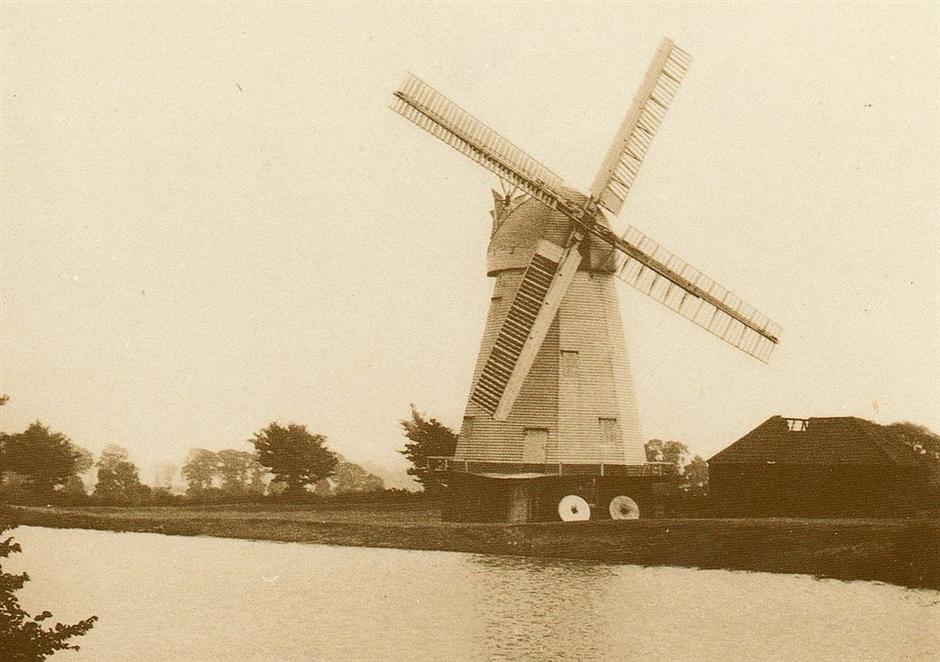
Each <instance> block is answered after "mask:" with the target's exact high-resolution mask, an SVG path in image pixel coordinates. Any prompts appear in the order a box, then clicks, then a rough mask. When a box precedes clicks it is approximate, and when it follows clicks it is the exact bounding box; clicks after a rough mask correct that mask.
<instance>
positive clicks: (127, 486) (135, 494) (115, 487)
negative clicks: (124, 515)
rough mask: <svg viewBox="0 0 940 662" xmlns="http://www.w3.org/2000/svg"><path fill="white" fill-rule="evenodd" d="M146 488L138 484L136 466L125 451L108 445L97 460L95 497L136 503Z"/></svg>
mask: <svg viewBox="0 0 940 662" xmlns="http://www.w3.org/2000/svg"><path fill="white" fill-rule="evenodd" d="M145 492H146V488H145V487H144V486H143V485H141V484H140V476H139V475H138V472H137V465H136V464H134V463H133V462H131V461H130V459H129V458H128V455H127V449H125V448H122V447H120V446H116V445H114V444H108V445H107V446H105V448H104V450H103V451H101V457H100V458H98V483H97V485H95V496H96V497H98V498H100V499H107V500H109V501H119V502H138V501H140V500H141V498H142V497H143V496H144V495H145Z"/></svg>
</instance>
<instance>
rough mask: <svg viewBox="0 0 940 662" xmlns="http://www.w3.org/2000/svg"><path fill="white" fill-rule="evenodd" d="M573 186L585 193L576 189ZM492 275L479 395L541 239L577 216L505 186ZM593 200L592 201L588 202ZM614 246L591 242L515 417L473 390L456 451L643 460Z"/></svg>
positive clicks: (463, 455) (518, 457) (576, 460)
mask: <svg viewBox="0 0 940 662" xmlns="http://www.w3.org/2000/svg"><path fill="white" fill-rule="evenodd" d="M569 195H571V196H572V197H575V198H576V199H577V197H578V195H579V194H577V193H576V192H573V191H572V192H569ZM494 197H495V199H496V208H495V209H494V211H493V217H494V231H493V236H492V238H491V240H490V245H489V249H488V250H487V275H489V276H491V277H493V278H495V279H496V283H495V285H494V288H493V296H492V298H491V300H490V307H489V312H488V313H487V318H486V327H485V330H484V332H483V340H482V342H481V345H480V354H479V357H478V359H477V363H476V368H475V370H474V374H473V384H472V387H471V394H473V393H477V392H478V390H480V388H481V384H480V380H481V376H482V374H483V371H484V367H485V365H486V361H487V358H488V357H489V356H490V354H491V352H492V350H493V345H494V343H495V341H496V338H497V336H498V334H499V331H500V329H501V328H502V327H503V325H504V324H505V322H506V318H507V315H508V314H509V309H510V304H511V303H512V301H513V299H514V297H515V296H516V293H517V292H518V290H519V285H520V282H521V281H522V278H523V273H524V271H525V269H526V267H527V266H528V264H529V262H530V261H531V259H532V256H533V254H535V251H536V249H537V248H538V247H539V245H540V244H542V245H543V246H544V245H545V244H549V246H548V247H547V248H548V249H549V250H551V247H552V246H558V245H559V244H563V243H564V242H565V239H566V237H567V236H568V235H569V234H570V232H571V221H570V220H569V219H568V218H566V217H565V216H564V215H563V214H560V213H558V212H553V211H551V210H550V209H548V208H546V207H545V206H544V205H543V204H541V203H540V202H538V201H536V200H533V199H531V198H528V196H517V197H515V198H512V197H510V198H509V199H506V198H501V197H500V196H498V195H495V196H494ZM582 202H583V201H582ZM614 264H615V263H614V255H613V249H612V248H611V247H610V246H609V245H607V244H605V243H604V242H602V241H601V240H599V239H595V238H588V240H587V241H585V242H584V243H583V244H582V258H581V263H580V265H579V267H578V270H577V273H576V274H575V276H574V279H573V280H572V282H571V285H570V286H569V288H568V291H567V292H566V293H565V296H564V298H563V299H562V302H561V306H560V307H559V309H558V312H557V313H556V314H555V319H554V320H553V321H552V323H551V325H550V327H549V329H548V333H547V334H546V336H545V339H544V340H543V341H542V345H541V347H540V348H539V350H538V353H537V355H536V357H535V360H534V362H533V364H532V367H531V369H530V370H529V373H528V375H527V376H526V378H525V380H524V381H523V383H522V385H521V388H520V390H519V394H518V396H517V397H516V400H515V403H514V404H513V407H512V410H511V411H510V413H509V415H508V416H507V418H506V420H502V421H500V420H496V419H494V418H493V417H492V416H490V413H489V412H487V411H486V410H485V409H484V408H483V406H481V405H480V404H478V403H477V402H476V401H475V400H474V399H473V398H472V397H471V399H470V400H469V402H468V403H467V408H466V414H465V416H464V419H463V424H462V426H461V429H460V438H459V441H458V444H457V451H456V453H455V455H454V458H455V459H456V460H459V461H468V462H475V463H477V462H479V463H511V464H517V465H522V464H525V465H546V464H551V465H559V464H562V465H574V464H592V465H600V464H609V465H623V464H633V465H642V464H643V463H644V462H645V461H646V457H645V452H644V449H643V440H642V437H641V435H640V428H639V417H638V415H637V407H636V396H635V394H634V391H633V381H632V379H631V376H630V363H629V360H628V358H627V352H626V344H625V342H624V330H623V322H622V321H621V315H620V305H619V302H618V298H617V290H616V285H615V283H614V275H613V274H614Z"/></svg>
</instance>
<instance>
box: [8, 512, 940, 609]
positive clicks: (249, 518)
mask: <svg viewBox="0 0 940 662" xmlns="http://www.w3.org/2000/svg"><path fill="white" fill-rule="evenodd" d="M0 514H2V515H3V518H4V519H8V520H10V519H12V521H13V522H15V523H18V524H26V525H33V526H48V527H60V528H85V529H102V530H109V531H138V532H151V533H163V534H170V535H202V536H217V537H224V538H247V539H257V540H277V541H285V542H303V543H318V544H329V545H352V546H367V547H395V548H402V549H423V550H446V551H453V552H472V553H481V554H512V555H522V556H536V557H544V558H563V559H584V560H594V561H600V562H606V563H628V564H637V565H672V566H685V567H698V568H721V569H728V570H752V571H762V572H782V573H800V574H810V575H816V576H819V577H831V578H837V579H845V580H851V579H862V580H871V581H882V582H886V583H891V584H898V585H902V586H909V587H917V588H932V589H935V590H940V520H936V519H929V520H924V519H921V520H911V521H908V520H892V519H865V520H861V519H859V520H848V519H839V520H835V519H830V520H812V519H649V520H636V521H609V520H607V521H604V520H601V521H589V522H576V523H561V522H558V523H540V524H524V525H509V524H457V523H449V522H441V521H440V511H439V508H438V504H437V503H436V502H434V501H432V500H428V499H424V498H420V497H409V496H401V497H384V498H380V499H371V500H369V499H360V500H343V499H324V500H322V501H319V502H313V503H305V504H303V505H286V504H268V503H263V504H239V505H218V506H169V507H140V508H125V507H72V508H65V507H45V508H42V507H12V506H8V507H6V508H5V509H4V510H3V511H2V513H0Z"/></svg>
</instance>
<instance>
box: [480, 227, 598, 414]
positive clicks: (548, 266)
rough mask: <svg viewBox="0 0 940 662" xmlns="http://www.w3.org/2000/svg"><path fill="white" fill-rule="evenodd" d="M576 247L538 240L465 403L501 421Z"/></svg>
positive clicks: (576, 259)
mask: <svg viewBox="0 0 940 662" xmlns="http://www.w3.org/2000/svg"><path fill="white" fill-rule="evenodd" d="M578 247H579V242H577V241H575V242H572V243H571V244H570V245H569V246H568V248H567V249H562V248H560V247H559V246H556V245H555V244H553V243H551V242H549V241H544V240H542V241H540V242H539V244H538V247H537V248H536V251H535V254H534V255H533V256H532V259H531V260H530V262H529V264H528V266H527V267H526V270H525V271H524V272H523V275H522V281H521V282H520V283H519V287H518V289H517V290H516V294H515V296H514V297H513V300H512V304H510V306H509V312H508V313H507V314H506V319H505V320H503V324H502V326H501V327H500V329H499V333H498V334H497V335H496V340H495V342H494V343H493V347H492V349H491V350H490V353H489V356H488V357H487V359H486V363H485V364H484V366H483V371H482V372H481V373H480V378H479V379H478V380H477V383H476V387H475V388H474V389H473V393H472V395H471V396H470V399H471V400H472V401H473V402H475V403H476V404H478V405H480V407H482V408H483V410H484V411H486V412H487V413H488V414H490V415H491V416H492V417H493V418H494V419H496V420H497V421H504V420H506V418H507V417H508V416H509V412H510V411H511V410H512V405H513V403H514V402H515V400H516V396H518V395H519V391H520V390H521V389H522V384H523V382H525V378H526V376H527V375H528V374H529V369H530V368H531V367H532V364H533V362H534V361H535V357H536V356H537V355H538V351H539V348H540V347H541V346H542V341H543V340H545V336H546V334H547V333H548V329H549V327H550V326H551V323H552V320H554V319H555V313H557V312H558V308H559V307H560V306H561V302H562V299H564V296H565V292H567V290H568V286H569V285H570V284H571V281H572V280H573V279H574V276H575V273H576V272H577V270H578V265H579V264H580V263H581V252H580V251H579V250H578Z"/></svg>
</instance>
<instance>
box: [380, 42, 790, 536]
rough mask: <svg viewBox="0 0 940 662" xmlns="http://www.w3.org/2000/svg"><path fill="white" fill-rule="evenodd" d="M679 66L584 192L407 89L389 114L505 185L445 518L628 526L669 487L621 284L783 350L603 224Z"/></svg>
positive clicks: (751, 318) (726, 303)
mask: <svg viewBox="0 0 940 662" xmlns="http://www.w3.org/2000/svg"><path fill="white" fill-rule="evenodd" d="M688 64H689V56H688V55H687V54H686V53H685V52H683V51H682V50H681V49H679V48H678V47H677V46H675V44H673V43H672V42H671V41H670V40H668V39H665V40H663V43H662V45H661V46H660V48H659V50H658V51H657V53H656V56H655V57H654V58H653V62H652V64H651V65H650V68H649V70H648V72H647V74H646V78H645V79H644V81H643V84H642V85H641V87H640V90H639V92H638V93H637V95H636V97H635V99H634V102H633V105H632V107H631V108H630V110H629V112H628V113H627V116H626V118H625V119H624V121H623V123H622V124H621V126H620V129H619V130H618V132H617V135H616V137H615V138H614V141H613V144H612V145H611V147H610V149H609V151H608V153H607V156H606V157H605V159H604V162H603V163H602V164H601V167H600V169H599V171H598V173H597V176H596V177H595V179H594V183H593V184H592V186H591V189H590V192H589V193H588V194H587V195H585V194H582V193H580V192H578V191H575V190H573V189H571V188H568V187H566V186H565V185H564V183H563V182H562V180H561V178H560V177H559V176H558V175H556V174H555V173H554V172H552V171H551V170H549V169H548V168H546V167H545V166H543V165H541V164H540V163H538V162H537V161H536V160H535V159H533V158H532V157H530V156H529V155H527V154H526V153H525V152H523V151H522V150H520V149H519V148H517V147H515V146H514V145H512V144H511V143H510V142H509V141H508V140H506V139H505V138H503V137H502V136H500V135H499V134H497V133H496V132H495V131H493V130H492V129H490V128H489V127H487V126H486V125H484V124H483V123H482V122H480V121H479V120H477V119H476V118H474V117H473V116H471V115H470V114H469V113H467V112H466V111H464V110H463V109H461V108H460V107H459V106H457V105H456V104H454V103H453V102H451V101H450V100H448V99H447V98H446V97H444V96H443V95H441V94H440V93H438V92H437V91H435V90H434V89H433V88H431V87H430V86H429V85H427V84H426V83H424V82H423V81H421V80H419V79H417V78H415V77H414V76H409V77H408V78H407V79H406V81H405V83H404V84H403V85H402V86H401V87H400V88H399V89H398V90H397V91H396V92H395V100H394V102H393V103H392V108H393V109H394V110H395V111H396V112H398V113H400V114H401V115H402V116H404V117H405V118H406V119H408V120H410V121H412V122H414V123H415V124H417V125H418V126H419V127H421V128H423V129H425V130H427V131H428V132H429V133H431V134H432V135H434V136H436V137H437V138H440V139H441V140H443V141H444V142H446V143H447V144H448V145H450V146H451V147H453V148H455V149H456V150H458V151H459V152H461V153H463V154H465V155H466V156H468V157H470V158H471V159H473V160H474V161H476V162H477V163H479V164H480V165H482V166H484V167H485V168H487V169H489V170H491V171H492V172H494V173H496V174H497V175H498V176H499V177H500V178H501V179H502V180H503V182H504V190H503V192H502V193H501V194H500V193H497V192H495V191H494V200H495V209H494V210H493V212H492V216H493V232H492V236H491V239H490V244H489V248H488V250H487V275H489V276H491V277H493V278H495V284H494V289H493V296H492V299H491V304H490V308H489V312H488V314H487V319H486V327H485V330H484V334H483V339H482V342H481V345H480V354H479V358H478V359H477V363H476V368H475V370H474V374H473V380H472V384H471V389H470V396H469V401H468V403H467V408H466V413H465V416H464V420H463V424H462V426H461V430H460V437H459V441H458V445H457V449H456V452H455V454H454V457H453V458H439V459H438V460H437V462H436V464H435V468H438V469H440V470H442V471H446V472H447V473H448V476H449V478H448V482H449V484H450V485H451V487H452V491H453V495H454V500H453V506H452V508H451V510H450V512H448V513H445V514H446V515H447V516H449V518H451V519H464V520H487V519H495V520H509V521H527V520H532V519H550V518H554V517H556V516H560V517H561V518H562V519H566V520H568V519H586V518H587V517H590V516H591V513H592V507H593V512H594V513H597V514H602V515H607V514H609V516H610V517H614V518H622V517H635V516H638V514H639V510H640V505H642V504H643V503H644V502H645V501H647V499H648V495H649V492H650V489H649V487H650V483H651V482H652V481H655V480H657V479H658V480H662V479H663V478H665V477H666V476H667V475H668V473H669V472H670V467H668V466H663V465H661V464H657V463H647V462H646V461H645V452H644V448H643V441H642V438H641V436H640V429H639V421H638V416H637V408H636V398H635V394H634V391H633V383H632V380H631V376H630V366H629V361H628V357H627V352H626V347H625V340H624V330H623V323H622V321H621V317H620V309H619V304H618V299H617V292H616V287H615V283H614V277H615V276H617V277H619V278H620V279H621V280H623V281H625V282H627V283H629V284H630V285H632V286H634V287H636V288H637V289H639V290H640V291H642V292H644V293H645V294H647V295H649V296H650V297H652V298H653V299H655V300H657V301H659V302H660V303H662V304H664V305H665V306H667V307H668V308H670V309H672V310H674V311H675V312H677V313H679V314H680V315H682V316H683V317H685V318H686V319H688V320H690V321H692V322H693V323H695V324H697V325H699V326H700V327H702V328H704V329H706V330H707V331H709V332H710V333H712V334H714V335H716V336H718V337H719V338H721V339H723V340H725V341H726V342H728V343H730V344H731V345H733V346H734V347H737V348H739V349H741V350H743V351H744V352H747V353H748V354H751V355H752V356H754V357H756V358H758V359H760V360H762V361H767V360H768V359H769V356H770V353H771V351H772V349H773V347H774V346H775V345H776V343H777V342H778V339H779V335H780V328H779V327H778V326H777V325H776V324H774V323H773V322H771V321H770V320H769V319H768V318H767V317H765V316H764V315H762V314H760V313H758V312H757V311H756V310H755V309H754V308H753V307H751V306H749V305H748V304H746V303H744V302H743V301H742V300H741V299H740V298H738V297H737V296H735V295H734V294H732V293H731V292H729V291H728V290H726V289H724V288H723V287H721V286H720V285H718V284H717V283H715V282H714V281H713V280H711V279H710V278H708V277H706V276H705V275H704V274H702V273H700V272H699V271H698V270H696V269H695V268H693V267H691V266H690V265H688V264H687V263H685V262H684V261H683V260H681V259H680V258H678V257H677V256H675V255H673V254H672V253H670V252H669V251H667V250H666V249H664V248H662V247H661V246H660V245H659V244H657V243H656V242H655V241H653V240H652V239H650V238H649V237H646V236H645V235H644V234H642V233H641V232H640V231H638V230H637V229H635V228H632V227H628V228H627V229H626V231H625V232H624V233H623V234H622V235H617V234H616V233H614V231H613V230H612V229H611V224H610V221H609V220H608V218H607V216H605V213H604V210H606V211H607V212H608V213H610V214H611V215H612V216H616V215H617V214H618V213H619V212H620V208H621V207H622V205H623V202H624V200H625V199H626V196H627V194H628V193H629V191H630V188H631V186H632V184H633V181H634V179H635V178H636V176H637V172H638V170H639V167H640V165H641V163H642V161H643V158H644V156H645V154H646V152H647V150H648V149H649V147H650V143H651V141H652V138H653V136H654V135H655V133H656V131H657V129H658V128H659V125H660V123H661V121H662V119H663V116H664V115H665V112H666V109H667V108H668V107H669V105H670V103H671V102H672V100H673V97H674V96H675V94H676V91H677V89H678V86H679V83H680V82H681V81H682V78H683V77H684V75H685V72H686V70H687V68H688ZM637 501H639V502H640V504H638V503H637ZM556 513H557V515H556Z"/></svg>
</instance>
